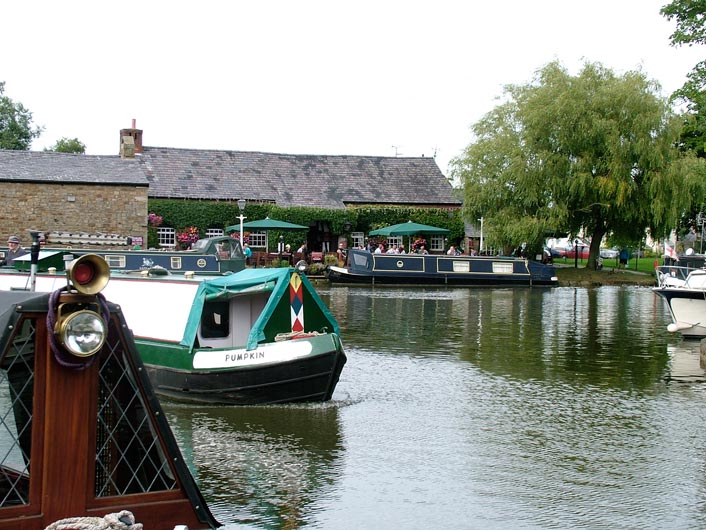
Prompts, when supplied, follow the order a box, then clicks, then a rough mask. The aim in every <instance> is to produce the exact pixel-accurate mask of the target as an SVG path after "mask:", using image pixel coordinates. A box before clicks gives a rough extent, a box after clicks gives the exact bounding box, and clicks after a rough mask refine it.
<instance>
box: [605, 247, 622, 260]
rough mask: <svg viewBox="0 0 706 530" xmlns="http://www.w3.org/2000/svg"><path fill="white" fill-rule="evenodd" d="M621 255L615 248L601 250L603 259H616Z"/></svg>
mask: <svg viewBox="0 0 706 530" xmlns="http://www.w3.org/2000/svg"><path fill="white" fill-rule="evenodd" d="M619 254H620V250H618V249H617V248H615V247H613V248H602V249H601V258H603V259H616V258H617V257H618V255H619Z"/></svg>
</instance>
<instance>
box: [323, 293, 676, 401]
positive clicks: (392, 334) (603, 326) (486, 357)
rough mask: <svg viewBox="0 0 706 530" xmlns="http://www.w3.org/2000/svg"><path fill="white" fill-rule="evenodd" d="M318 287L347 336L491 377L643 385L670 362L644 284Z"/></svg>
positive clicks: (657, 303)
mask: <svg viewBox="0 0 706 530" xmlns="http://www.w3.org/2000/svg"><path fill="white" fill-rule="evenodd" d="M323 294H324V295H325V297H326V296H327V297H328V301H329V303H330V304H331V306H332V311H333V312H334V314H335V316H336V318H338V319H339V323H340V324H341V327H342V329H343V330H344V340H345V341H346V343H352V344H356V345H357V346H359V347H363V348H370V349H371V350H375V349H378V348H380V345H381V344H384V345H385V350H386V351H390V352H397V353H403V354H408V355H413V356H428V355H431V356H434V357H437V358H438V357H440V356H453V357H454V358H457V359H461V360H465V361H469V362H472V363H473V364H474V365H475V366H477V367H478V368H480V369H483V370H485V371H488V372H491V373H495V374H498V375H504V376H511V377H516V378H520V379H538V380H548V379H554V378H559V379H562V378H568V379H569V380H570V381H571V383H572V384H579V383H583V384H589V385H590V384H601V385H611V386H616V387H619V388H632V387H637V388H644V387H649V386H650V385H651V384H652V383H653V382H654V380H655V376H658V375H659V374H662V373H663V372H664V370H665V367H666V363H667V362H668V360H669V358H668V355H667V353H666V351H665V347H666V344H667V341H668V340H669V337H667V336H666V335H665V334H664V333H655V332H656V330H658V328H662V329H663V327H664V325H663V322H664V311H663V306H662V302H661V300H659V299H658V298H657V297H656V296H655V295H654V293H652V291H651V290H650V289H639V288H638V289H636V288H634V287H604V288H601V289H583V288H555V289H445V288H426V289H415V290H410V289H395V288H375V289H365V290H363V289H361V288H358V287H333V288H331V289H330V290H327V291H324V293H323ZM659 331H660V332H661V329H659ZM655 338H656V340H654V339H655Z"/></svg>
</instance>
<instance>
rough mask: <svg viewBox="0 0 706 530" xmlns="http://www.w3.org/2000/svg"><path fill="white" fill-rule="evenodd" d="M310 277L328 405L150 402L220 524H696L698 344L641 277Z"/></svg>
mask: <svg viewBox="0 0 706 530" xmlns="http://www.w3.org/2000/svg"><path fill="white" fill-rule="evenodd" d="M320 293H321V294H322V296H323V297H324V299H325V301H326V303H327V304H328V305H329V307H330V308H331V310H332V312H333V313H334V315H335V316H336V318H337V319H338V321H339V323H340V325H341V330H342V336H343V341H344V346H345V347H346V351H347V354H348V364H347V365H346V367H345V368H344V370H343V373H342V376H341V381H340V383H339V386H338V388H337V390H336V392H335V394H334V399H333V400H332V401H331V402H329V403H326V404H319V405H300V406H272V407H248V408H227V407H222V408H206V407H186V406H180V405H174V404H169V403H164V407H165V411H166V412H167V414H168V416H169V419H170V423H171V424H172V426H173V428H174V429H175V433H176V435H177V438H178V440H179V443H180V445H181V446H182V450H183V451H184V453H185V455H186V457H187V459H188V460H189V461H190V462H191V466H192V469H193V470H194V472H195V474H196V476H197V480H198V482H199V484H200V486H201V488H202V491H203V493H204V496H205V497H206V498H207V500H208V501H209V504H210V506H211V509H212V511H213V512H214V513H215V515H216V517H217V518H218V519H219V520H220V521H221V522H222V523H224V524H225V525H226V526H225V528H227V529H229V530H230V529H235V528H257V529H280V528H312V529H313V528H321V529H330V528H331V529H333V528H335V529H373V528H375V529H387V528H390V529H392V528H395V529H397V528H405V529H429V528H453V529H456V528H484V529H485V528H497V529H500V528H503V529H504V528H562V529H563V528H591V529H600V528H605V529H608V528H610V529H616V528H631V529H632V528H705V527H706V473H705V471H706V454H705V453H704V450H703V446H704V443H705V442H706V421H705V420H706V410H705V408H704V399H705V397H706V386H704V384H705V383H703V381H704V380H705V379H706V377H705V374H704V370H703V368H701V366H700V362H699V344H698V342H693V341H686V342H682V341H681V340H680V339H679V338H677V337H673V336H670V335H668V334H667V332H666V324H667V323H668V322H669V319H668V315H667V312H666V310H665V307H664V306H663V305H662V304H663V302H662V301H661V299H658V298H657V297H656V296H655V295H654V294H653V293H652V292H651V290H649V289H646V288H636V287H601V288H593V289H584V288H554V289H514V290H513V289H487V290H486V289H475V290H474V289H443V288H438V289H397V288H389V289H385V288H380V287H376V288H369V287H354V288H346V287H322V288H320Z"/></svg>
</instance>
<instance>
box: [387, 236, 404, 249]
mask: <svg viewBox="0 0 706 530" xmlns="http://www.w3.org/2000/svg"><path fill="white" fill-rule="evenodd" d="M401 244H402V236H390V237H388V238H387V248H390V247H399V246H400V245H401Z"/></svg>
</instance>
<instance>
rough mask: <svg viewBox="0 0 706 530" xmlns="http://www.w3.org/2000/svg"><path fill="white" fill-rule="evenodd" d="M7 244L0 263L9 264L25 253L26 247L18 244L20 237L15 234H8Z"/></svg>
mask: <svg viewBox="0 0 706 530" xmlns="http://www.w3.org/2000/svg"><path fill="white" fill-rule="evenodd" d="M7 246H8V247H9V250H8V251H7V252H5V257H4V258H3V260H2V261H0V265H7V266H10V265H12V263H13V262H14V261H15V259H17V258H19V257H20V256H24V255H25V254H27V249H25V248H23V247H22V246H21V245H20V238H19V237H17V236H10V237H9V238H7Z"/></svg>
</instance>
